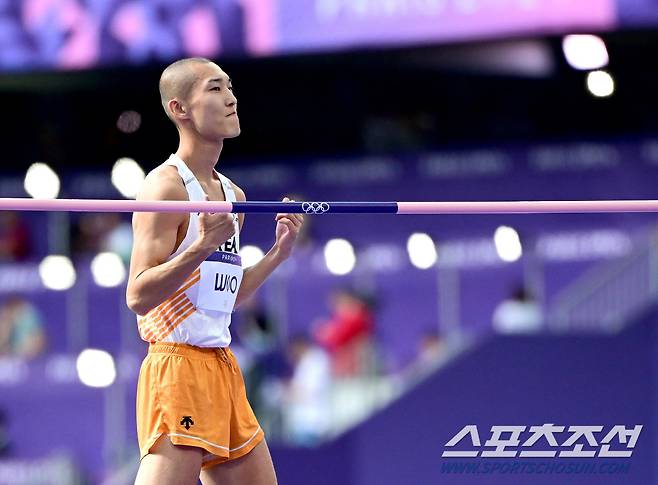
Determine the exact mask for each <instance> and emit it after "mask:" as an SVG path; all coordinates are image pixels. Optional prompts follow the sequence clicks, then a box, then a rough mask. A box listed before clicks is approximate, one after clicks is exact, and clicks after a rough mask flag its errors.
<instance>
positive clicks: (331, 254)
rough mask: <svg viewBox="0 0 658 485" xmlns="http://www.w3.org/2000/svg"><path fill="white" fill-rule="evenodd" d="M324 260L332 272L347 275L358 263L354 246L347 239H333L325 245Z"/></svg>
mask: <svg viewBox="0 0 658 485" xmlns="http://www.w3.org/2000/svg"><path fill="white" fill-rule="evenodd" d="M324 262H325V264H326V265H327V269H328V270H329V272H330V273H332V274H335V275H346V274H348V273H350V272H351V271H352V270H353V269H354V266H355V265H356V254H355V253H354V248H353V247H352V245H351V244H350V242H349V241H346V240H345V239H332V240H330V241H328V242H327V244H326V245H325V247H324Z"/></svg>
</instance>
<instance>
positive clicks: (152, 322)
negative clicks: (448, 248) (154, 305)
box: [144, 295, 191, 327]
mask: <svg viewBox="0 0 658 485" xmlns="http://www.w3.org/2000/svg"><path fill="white" fill-rule="evenodd" d="M187 303H191V302H190V299H189V298H188V297H187V296H186V295H181V296H180V297H178V298H177V299H176V300H175V301H173V302H171V305H170V306H169V307H168V308H166V309H165V310H164V311H163V312H161V313H160V314H159V315H158V316H157V317H156V316H154V317H152V318H149V319H148V320H146V321H145V322H144V325H146V326H147V327H157V326H159V325H160V323H161V322H162V321H164V320H167V319H170V318H171V317H172V315H174V314H176V313H178V310H179V309H180V307H182V306H183V305H186V304H187Z"/></svg>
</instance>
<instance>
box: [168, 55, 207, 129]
mask: <svg viewBox="0 0 658 485" xmlns="http://www.w3.org/2000/svg"><path fill="white" fill-rule="evenodd" d="M203 64H212V61H211V60H209V59H205V58H203V57H190V58H188V59H181V60H179V61H176V62H174V63H172V64H170V65H169V66H167V68H166V69H165V70H164V71H163V72H162V76H160V101H161V102H162V107H163V108H164V110H165V113H167V116H168V117H169V119H171V120H172V121H174V118H173V116H172V114H171V112H170V111H169V108H168V107H167V103H169V101H170V100H172V99H174V98H176V99H179V100H185V99H187V97H188V96H189V94H190V93H191V92H192V88H193V87H194V83H196V82H197V81H198V80H199V77H198V71H197V70H196V69H195V67H196V66H198V65H203ZM174 123H175V121H174Z"/></svg>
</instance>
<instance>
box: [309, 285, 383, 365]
mask: <svg viewBox="0 0 658 485" xmlns="http://www.w3.org/2000/svg"><path fill="white" fill-rule="evenodd" d="M331 309H332V310H331V311H332V315H331V317H330V318H329V320H327V321H325V322H322V323H320V324H319V326H318V327H317V328H316V329H315V339H316V340H317V342H318V343H319V344H320V345H322V347H324V348H325V349H327V350H328V351H329V352H330V354H331V356H332V360H333V370H334V374H335V375H336V376H337V377H353V376H359V375H364V374H368V373H370V372H371V371H372V367H373V366H372V362H373V355H372V354H373V351H372V333H373V327H374V316H373V313H372V308H371V303H370V301H369V299H368V298H366V297H365V296H362V295H359V294H358V293H357V292H355V291H351V290H347V289H339V290H338V291H336V292H334V294H333V295H332V296H331Z"/></svg>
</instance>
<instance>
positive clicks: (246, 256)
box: [240, 246, 265, 268]
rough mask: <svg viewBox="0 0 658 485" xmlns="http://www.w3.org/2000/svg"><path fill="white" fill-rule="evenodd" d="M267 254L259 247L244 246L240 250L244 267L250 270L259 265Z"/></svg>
mask: <svg viewBox="0 0 658 485" xmlns="http://www.w3.org/2000/svg"><path fill="white" fill-rule="evenodd" d="M264 256H265V254H264V253H263V250H262V249H261V248H259V247H257V246H244V247H243V248H242V249H240V257H241V258H242V267H243V268H249V267H250V266H253V265H255V264H256V263H258V262H259V261H260V260H261V259H263V257H264Z"/></svg>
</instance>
